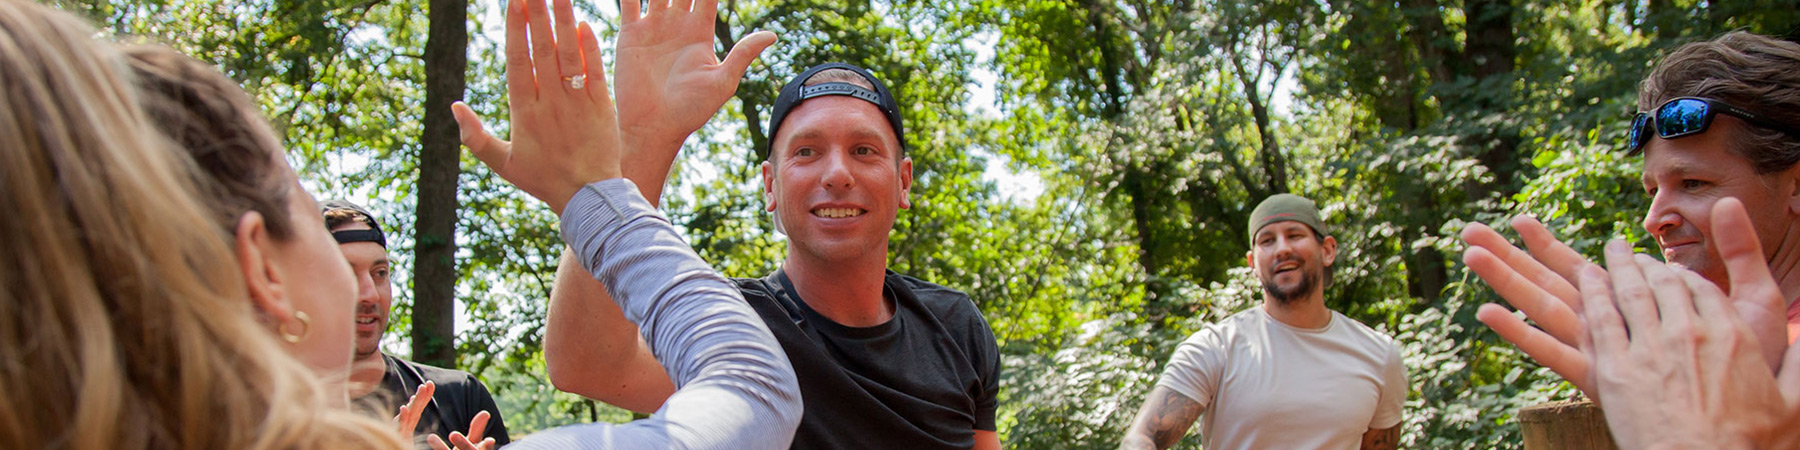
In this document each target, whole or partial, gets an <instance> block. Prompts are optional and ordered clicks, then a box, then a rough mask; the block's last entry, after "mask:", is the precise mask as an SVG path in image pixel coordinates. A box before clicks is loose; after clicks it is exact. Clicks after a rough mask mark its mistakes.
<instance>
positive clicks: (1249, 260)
mask: <svg viewBox="0 0 1800 450" xmlns="http://www.w3.org/2000/svg"><path fill="white" fill-rule="evenodd" d="M1244 265H1246V266H1250V269H1251V270H1255V269H1256V249H1254V248H1252V249H1249V250H1245V251H1244Z"/></svg>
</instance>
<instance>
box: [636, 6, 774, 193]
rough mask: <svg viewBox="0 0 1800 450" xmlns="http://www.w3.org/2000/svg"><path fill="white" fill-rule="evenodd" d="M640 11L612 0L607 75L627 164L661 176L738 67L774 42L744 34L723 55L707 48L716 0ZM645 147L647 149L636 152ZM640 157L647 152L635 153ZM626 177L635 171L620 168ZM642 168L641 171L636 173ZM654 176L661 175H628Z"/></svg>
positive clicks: (721, 101) (727, 93)
mask: <svg viewBox="0 0 1800 450" xmlns="http://www.w3.org/2000/svg"><path fill="white" fill-rule="evenodd" d="M649 3H650V6H649V9H648V10H647V11H645V10H640V7H639V5H638V2H637V1H633V0H627V1H625V2H622V3H621V5H620V16H621V19H620V20H621V22H622V23H621V25H620V27H619V40H618V47H617V49H618V53H617V55H615V60H614V65H613V79H614V80H615V81H616V82H617V84H616V86H618V89H617V92H616V95H617V97H618V109H619V120H620V123H619V128H620V131H621V132H622V133H623V134H624V136H623V137H622V139H623V140H624V141H625V144H626V149H627V150H626V151H629V152H633V153H634V154H633V155H632V156H633V157H632V158H627V160H628V161H630V164H634V165H635V164H637V163H643V164H644V165H645V166H646V167H651V166H660V167H655V168H659V169H660V171H654V172H658V173H661V174H663V175H666V174H667V172H668V165H669V164H670V163H672V162H673V161H674V159H675V152H677V151H679V150H680V148H681V142H682V141H684V140H686V139H687V137H688V135H690V134H693V133H694V131H696V130H699V129H700V127H701V126H702V125H705V124H706V120H707V119H709V118H711V117H712V115H713V113H715V112H718V110H719V107H721V106H724V105H725V101H726V100H729V99H730V98H731V95H732V94H733V93H735V92H737V86H738V81H739V80H741V79H742V78H743V77H744V71H745V70H746V69H747V68H748V67H749V66H750V62H751V61H753V60H755V59H756V57H757V55H760V54H762V51H763V49H765V48H768V46H769V44H772V43H774V42H775V35H774V34H773V33H769V32H758V33H755V34H751V35H749V36H746V37H745V38H744V39H743V40H742V41H741V42H739V43H737V45H736V46H734V47H733V48H732V49H731V52H730V53H729V54H728V55H726V57H725V60H724V61H723V62H721V61H719V59H718V57H717V55H715V54H714V53H713V35H712V32H713V26H714V20H715V19H716V18H717V16H718V2H717V1H716V0H700V1H698V2H696V1H694V0H675V1H674V2H673V4H669V3H666V2H663V1H656V0H652V1H650V2H649ZM645 152H648V153H649V154H643V153H645ZM641 159H648V160H647V161H646V160H641ZM625 171H626V175H627V176H633V175H634V173H633V172H637V171H634V170H631V169H630V168H627V169H626V170H625ZM639 173H642V172H639ZM636 181H638V182H639V184H644V182H652V183H659V184H660V183H661V182H662V181H663V180H662V179H660V178H658V179H655V180H642V179H639V180H636Z"/></svg>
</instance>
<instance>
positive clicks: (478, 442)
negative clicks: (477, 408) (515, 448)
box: [425, 411, 497, 450]
mask: <svg viewBox="0 0 1800 450" xmlns="http://www.w3.org/2000/svg"><path fill="white" fill-rule="evenodd" d="M491 417H493V416H492V415H490V414H488V412H487V411H482V412H478V413H475V419H473V420H470V421H469V434H468V435H466V436H465V435H463V434H462V432H460V431H452V432H450V442H448V443H445V442H444V439H443V438H439V437H437V435H435V434H433V435H430V436H429V437H427V438H426V439H425V441H426V444H428V445H430V446H431V448H432V450H450V449H451V448H455V449H456V450H493V449H494V446H495V445H497V444H496V442H495V441H494V438H486V439H483V438H482V435H483V434H485V433H486V432H487V424H488V419H489V418H491Z"/></svg>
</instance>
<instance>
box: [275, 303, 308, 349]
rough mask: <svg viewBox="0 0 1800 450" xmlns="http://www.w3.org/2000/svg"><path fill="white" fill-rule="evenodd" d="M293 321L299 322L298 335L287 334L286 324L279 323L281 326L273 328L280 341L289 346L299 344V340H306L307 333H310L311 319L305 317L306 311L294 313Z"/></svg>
mask: <svg viewBox="0 0 1800 450" xmlns="http://www.w3.org/2000/svg"><path fill="white" fill-rule="evenodd" d="M294 320H297V321H299V322H300V332H299V333H289V332H288V326H287V324H288V323H287V322H281V326H278V327H275V332H276V333H279V334H281V339H282V340H285V341H288V343H289V344H298V343H300V340H301V339H305V338H306V334H307V333H311V332H312V317H309V316H307V315H306V311H294Z"/></svg>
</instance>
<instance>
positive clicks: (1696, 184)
mask: <svg viewBox="0 0 1800 450" xmlns="http://www.w3.org/2000/svg"><path fill="white" fill-rule="evenodd" d="M1710 184H1712V183H1708V182H1705V181H1701V180H1695V179H1692V178H1689V179H1685V180H1681V188H1682V189H1688V190H1693V189H1699V188H1703V187H1706V186H1707V185H1710Z"/></svg>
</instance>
